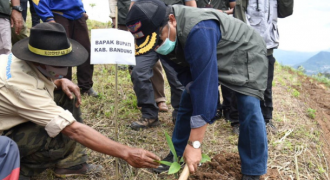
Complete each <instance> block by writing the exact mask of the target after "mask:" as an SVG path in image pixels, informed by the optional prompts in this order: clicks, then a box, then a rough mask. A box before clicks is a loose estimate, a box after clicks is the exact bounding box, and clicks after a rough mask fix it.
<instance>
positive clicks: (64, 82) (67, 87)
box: [54, 78, 81, 107]
mask: <svg viewBox="0 0 330 180" xmlns="http://www.w3.org/2000/svg"><path fill="white" fill-rule="evenodd" d="M54 83H55V85H56V86H57V88H61V89H62V91H63V92H64V93H65V94H66V95H67V96H68V97H69V98H70V99H73V95H72V93H73V94H74V95H75V96H76V98H77V101H76V107H79V106H80V104H81V94H80V89H79V87H78V86H77V85H76V84H74V83H73V82H72V81H70V80H68V79H66V78H62V79H57V80H55V81H54Z"/></svg>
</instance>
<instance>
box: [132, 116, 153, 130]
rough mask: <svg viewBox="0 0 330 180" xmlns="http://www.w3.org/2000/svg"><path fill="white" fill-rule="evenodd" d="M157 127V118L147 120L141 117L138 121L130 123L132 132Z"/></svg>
mask: <svg viewBox="0 0 330 180" xmlns="http://www.w3.org/2000/svg"><path fill="white" fill-rule="evenodd" d="M158 125H159V121H158V118H156V119H148V118H143V117H142V118H140V119H139V120H138V121H135V122H132V124H131V128H132V129H133V130H136V131H138V130H140V129H144V128H149V127H154V126H158Z"/></svg>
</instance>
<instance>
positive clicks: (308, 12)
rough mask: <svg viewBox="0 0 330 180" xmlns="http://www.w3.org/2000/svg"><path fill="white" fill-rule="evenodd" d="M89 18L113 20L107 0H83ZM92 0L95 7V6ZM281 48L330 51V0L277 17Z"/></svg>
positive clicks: (303, 1)
mask: <svg viewBox="0 0 330 180" xmlns="http://www.w3.org/2000/svg"><path fill="white" fill-rule="evenodd" d="M83 3H84V7H85V9H86V11H87V13H88V15H89V17H90V19H93V20H98V21H102V22H107V21H110V18H109V4H108V0H97V1H95V0H83ZM91 3H94V4H95V6H94V7H93V8H92V7H91V6H90V4H91ZM278 29H279V33H280V46H279V49H282V50H289V51H302V52H318V51H322V50H328V51H330V1H329V0H313V1H311V0H295V1H294V10H293V15H291V16H289V17H287V18H283V19H280V18H279V19H278Z"/></svg>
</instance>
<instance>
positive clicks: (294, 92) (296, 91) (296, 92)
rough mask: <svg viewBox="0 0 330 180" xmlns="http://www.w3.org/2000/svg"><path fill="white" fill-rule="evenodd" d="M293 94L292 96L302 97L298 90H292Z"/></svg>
mask: <svg viewBox="0 0 330 180" xmlns="http://www.w3.org/2000/svg"><path fill="white" fill-rule="evenodd" d="M291 93H292V96H293V97H296V98H297V97H299V95H300V92H299V91H298V90H296V89H292V91H291Z"/></svg>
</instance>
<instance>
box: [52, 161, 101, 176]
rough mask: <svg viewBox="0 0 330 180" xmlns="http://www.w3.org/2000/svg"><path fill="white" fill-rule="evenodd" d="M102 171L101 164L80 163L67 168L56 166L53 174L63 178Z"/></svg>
mask: <svg viewBox="0 0 330 180" xmlns="http://www.w3.org/2000/svg"><path fill="white" fill-rule="evenodd" d="M102 171H103V167H102V166H101V165H94V164H87V163H82V164H79V165H76V166H71V167H69V168H56V169H55V170H54V174H55V176H56V177H60V178H65V177H71V176H82V175H87V174H97V173H100V172H102Z"/></svg>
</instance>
